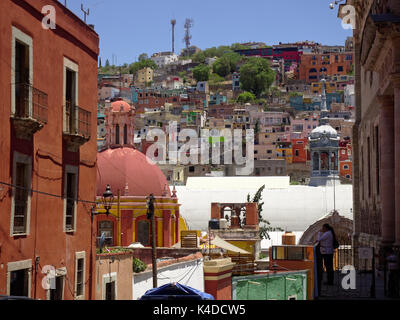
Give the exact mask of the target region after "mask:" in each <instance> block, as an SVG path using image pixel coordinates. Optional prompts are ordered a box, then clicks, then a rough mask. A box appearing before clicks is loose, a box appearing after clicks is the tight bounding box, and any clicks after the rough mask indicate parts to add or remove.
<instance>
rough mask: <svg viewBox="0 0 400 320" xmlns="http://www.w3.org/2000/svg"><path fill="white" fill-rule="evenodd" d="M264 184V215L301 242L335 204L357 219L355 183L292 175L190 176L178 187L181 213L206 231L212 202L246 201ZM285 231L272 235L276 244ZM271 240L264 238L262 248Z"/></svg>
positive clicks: (196, 226)
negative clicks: (299, 180) (316, 183)
mask: <svg viewBox="0 0 400 320" xmlns="http://www.w3.org/2000/svg"><path fill="white" fill-rule="evenodd" d="M263 185H265V189H264V191H263V194H262V201H263V202H264V206H263V217H264V218H265V219H266V220H268V221H269V222H270V223H271V226H272V227H280V228H282V229H283V230H285V231H292V232H295V233H296V235H297V241H298V240H299V239H300V236H301V235H302V233H303V232H305V231H306V230H307V229H308V227H309V226H311V225H312V224H314V223H315V222H316V221H318V220H320V219H321V218H322V217H324V216H326V215H327V214H329V213H330V212H331V211H332V210H333V209H334V203H335V207H336V210H337V211H338V212H339V214H340V215H341V216H344V217H345V218H348V219H352V218H353V213H352V208H353V186H352V185H340V184H339V185H337V184H336V185H335V186H320V187H311V186H302V185H290V177H189V178H188V180H187V184H186V186H176V187H175V188H176V190H177V197H178V199H179V203H181V204H182V206H181V207H180V214H181V215H182V216H183V217H184V219H185V220H186V223H187V224H188V226H189V228H190V229H193V230H203V231H206V230H207V229H208V221H209V220H210V216H211V203H213V202H221V203H241V202H246V201H247V195H248V194H250V197H253V196H254V194H255V193H256V192H257V190H258V189H259V188H260V187H261V186H263ZM334 199H335V200H334ZM281 234H282V233H276V234H275V233H272V234H271V237H272V239H273V240H274V241H275V242H274V244H280V235H281ZM276 242H279V243H276ZM270 243H271V242H268V241H263V242H262V243H261V247H262V248H266V247H268V244H270Z"/></svg>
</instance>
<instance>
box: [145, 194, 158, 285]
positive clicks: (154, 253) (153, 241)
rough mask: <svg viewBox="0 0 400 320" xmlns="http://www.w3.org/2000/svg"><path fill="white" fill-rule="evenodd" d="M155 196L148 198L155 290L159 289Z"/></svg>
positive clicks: (151, 195)
mask: <svg viewBox="0 0 400 320" xmlns="http://www.w3.org/2000/svg"><path fill="white" fill-rule="evenodd" d="M154 200H155V199H154V195H153V194H152V193H151V194H150V195H149V196H148V197H147V219H149V220H151V246H152V250H151V253H152V259H151V263H152V267H153V288H157V247H156V219H155V216H154Z"/></svg>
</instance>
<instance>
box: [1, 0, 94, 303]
mask: <svg viewBox="0 0 400 320" xmlns="http://www.w3.org/2000/svg"><path fill="white" fill-rule="evenodd" d="M49 4H51V5H53V6H54V7H55V8H56V14H57V16H56V22H57V28H56V29H55V30H44V29H43V28H42V24H41V20H42V18H43V15H42V14H41V10H42V7H43V6H45V5H49ZM12 26H15V27H17V28H18V29H20V30H21V31H23V32H24V33H26V34H28V35H30V36H31V37H32V38H33V86H34V87H35V88H37V89H39V90H41V91H43V92H45V93H47V94H48V123H47V124H46V125H45V126H44V128H43V129H42V130H40V131H38V132H37V133H35V135H34V137H33V140H32V141H26V140H20V139H17V138H16V137H15V133H14V131H13V130H12V127H11V122H10V115H11V94H10V79H11V39H12ZM0 32H1V38H0V57H1V59H0V70H1V72H0V83H1V86H0V97H1V99H2V103H1V104H0V113H1V115H2V119H1V125H0V141H1V143H0V153H1V154H2V155H3V157H2V161H0V181H5V182H8V183H11V182H12V172H11V171H12V169H11V168H12V161H13V154H14V151H18V152H21V153H24V154H27V155H29V156H31V157H32V169H33V173H32V188H33V189H35V190H40V191H43V192H47V193H51V194H56V195H60V196H61V193H62V191H63V187H64V179H63V177H64V166H65V165H66V164H76V165H78V166H79V186H78V194H79V199H83V200H88V201H94V200H95V187H96V183H95V182H96V168H95V163H96V154H97V142H96V136H97V132H96V131H97V128H96V125H95V124H96V116H97V110H96V109H97V57H98V52H99V38H98V35H97V34H96V33H95V32H94V31H92V30H91V29H90V28H88V26H87V25H86V24H84V23H83V22H82V21H81V20H80V19H78V18H77V17H76V16H75V15H74V14H73V13H71V12H70V11H69V10H67V9H65V8H64V6H63V5H61V4H60V3H59V2H58V1H55V0H25V1H11V0H2V1H0ZM63 57H68V59H70V60H73V61H74V62H75V63H77V64H78V65H79V80H78V82H79V105H80V107H81V108H83V109H85V110H87V111H90V112H91V123H92V126H91V137H92V139H91V140H90V141H89V142H87V143H86V144H84V145H83V146H81V148H80V152H78V153H71V152H67V151H66V146H65V145H64V143H63V137H62V128H63V124H62V110H63ZM10 133H11V135H10ZM90 206H91V205H90V204H88V203H78V207H77V215H76V220H77V226H76V232H74V233H64V232H63V212H64V200H63V199H60V198H55V197H49V196H45V195H39V194H37V193H33V194H32V201H31V218H30V233H29V235H27V236H19V237H15V236H14V237H10V219H11V214H10V212H11V198H10V193H8V188H4V187H3V186H0V213H1V216H2V218H1V219H0V264H1V265H4V268H1V269H0V294H6V284H7V281H6V278H7V263H8V262H14V261H20V260H27V259H32V261H34V260H35V257H40V266H38V268H37V269H36V270H35V265H33V266H32V284H31V297H35V298H40V299H46V291H45V290H44V289H43V288H42V285H41V282H42V279H43V277H44V274H42V273H41V269H40V267H41V268H43V266H45V265H53V266H54V267H55V268H61V267H66V268H67V275H68V279H67V280H66V282H65V290H64V297H65V299H73V292H72V293H71V290H68V287H70V288H74V282H75V252H79V251H85V252H86V261H85V263H86V266H85V267H86V274H85V279H86V280H89V270H90V259H89V257H90V253H91V251H92V250H93V249H94V248H95V247H94V246H91V243H93V244H94V241H95V238H94V236H92V237H91V232H90ZM92 252H94V251H92ZM92 266H94V263H93V264H92ZM35 280H36V282H35ZM72 291H73V290H72ZM89 291H90V282H89V281H87V282H86V284H85V298H86V299H88V298H89Z"/></svg>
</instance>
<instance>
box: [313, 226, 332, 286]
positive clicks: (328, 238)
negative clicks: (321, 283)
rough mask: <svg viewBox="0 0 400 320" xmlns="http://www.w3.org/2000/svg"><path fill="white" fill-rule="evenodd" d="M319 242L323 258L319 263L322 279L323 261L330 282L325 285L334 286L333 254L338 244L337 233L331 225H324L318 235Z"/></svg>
mask: <svg viewBox="0 0 400 320" xmlns="http://www.w3.org/2000/svg"><path fill="white" fill-rule="evenodd" d="M317 242H318V243H319V247H320V253H321V258H320V261H317V263H319V264H320V266H319V268H320V270H321V278H322V270H323V268H322V261H323V264H324V265H325V269H326V273H327V276H328V281H327V282H326V283H325V284H327V285H333V278H334V273H333V254H334V251H335V248H334V243H335V242H336V235H335V231H334V230H333V228H332V227H331V226H330V225H329V224H327V223H326V224H324V225H323V226H322V229H321V231H320V232H318V235H317Z"/></svg>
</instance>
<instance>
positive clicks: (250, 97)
mask: <svg viewBox="0 0 400 320" xmlns="http://www.w3.org/2000/svg"><path fill="white" fill-rule="evenodd" d="M254 100H256V96H255V95H254V94H253V93H251V92H248V91H245V92H243V93H241V94H240V95H239V96H238V97H237V100H236V101H237V102H238V103H248V102H252V101H254Z"/></svg>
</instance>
